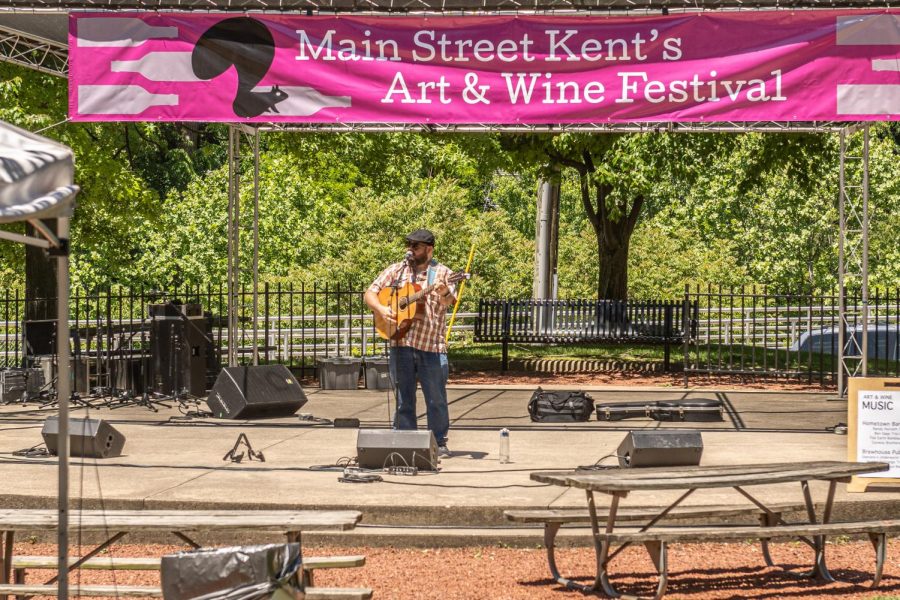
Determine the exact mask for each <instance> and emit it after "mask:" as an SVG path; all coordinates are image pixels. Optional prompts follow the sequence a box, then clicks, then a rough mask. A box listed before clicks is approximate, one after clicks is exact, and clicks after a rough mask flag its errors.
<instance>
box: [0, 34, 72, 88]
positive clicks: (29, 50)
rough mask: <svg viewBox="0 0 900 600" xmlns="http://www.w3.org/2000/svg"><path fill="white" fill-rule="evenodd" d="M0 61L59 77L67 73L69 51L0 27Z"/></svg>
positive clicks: (63, 46) (51, 43)
mask: <svg viewBox="0 0 900 600" xmlns="http://www.w3.org/2000/svg"><path fill="white" fill-rule="evenodd" d="M0 61H4V62H9V63H13V64H16V65H20V66H23V67H27V68H29V69H34V70H35V71H41V72H42V73H47V74H49V75H57V76H59V77H65V76H66V75H67V74H68V72H69V50H68V48H67V47H66V46H65V45H64V44H59V43H57V42H54V41H51V40H47V39H44V38H40V37H37V36H33V35H26V34H24V33H22V32H21V31H18V30H15V29H9V28H7V27H3V26H0Z"/></svg>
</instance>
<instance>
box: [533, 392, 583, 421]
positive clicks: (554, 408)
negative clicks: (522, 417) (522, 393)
mask: <svg viewBox="0 0 900 600" xmlns="http://www.w3.org/2000/svg"><path fill="white" fill-rule="evenodd" d="M528 414H529V415H531V420H532V421H537V422H540V423H572V422H575V421H587V420H588V419H590V418H591V415H592V414H594V399H593V398H591V397H590V395H588V394H585V393H584V392H569V391H557V392H552V391H549V390H548V391H544V390H542V389H541V388H538V389H536V390H535V391H534V393H533V394H532V395H531V400H529V402H528Z"/></svg>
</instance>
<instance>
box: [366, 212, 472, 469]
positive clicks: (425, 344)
mask: <svg viewBox="0 0 900 600" xmlns="http://www.w3.org/2000/svg"><path fill="white" fill-rule="evenodd" d="M406 249H407V253H406V259H405V260H403V261H401V262H398V263H394V264H392V265H391V266H389V267H388V268H386V269H385V270H384V271H382V272H381V274H380V275H379V276H378V277H377V278H376V279H375V281H374V282H372V285H371V286H369V289H368V290H367V291H366V294H365V301H366V304H367V305H368V306H369V308H370V309H372V312H373V313H375V315H376V320H382V321H384V322H386V323H387V324H388V325H389V326H391V329H392V331H396V330H397V329H398V328H399V330H400V332H401V333H399V334H393V335H391V336H390V337H391V348H390V365H389V368H390V375H391V379H392V381H393V385H394V389H395V390H396V394H397V411H396V413H395V414H394V424H393V426H394V428H395V429H416V381H417V380H418V382H419V383H421V384H422V394H423V395H424V396H425V405H426V408H427V415H428V429H430V430H431V431H432V433H434V438H435V440H436V441H437V443H438V453H439V454H440V456H450V451H449V450H448V448H447V434H448V432H449V430H450V414H449V409H448V407H447V344H446V342H445V340H444V333H445V324H444V320H445V317H446V315H447V308H448V307H449V306H452V305H453V304H454V303H455V302H456V293H455V287H454V286H453V285H452V284H450V283H449V278H450V277H451V271H450V269H448V268H447V267H445V266H444V265H442V264H440V263H438V262H437V261H436V260H434V259H433V258H432V255H433V254H434V235H433V234H432V233H431V232H430V231H428V230H427V229H417V230H415V231H413V232H412V233H410V234H409V235H408V236H406ZM407 284H414V285H415V287H417V288H418V287H421V288H422V289H426V290H427V289H428V288H429V287H430V288H431V289H430V291H429V292H428V293H426V294H425V295H424V296H423V297H422V298H421V299H420V300H419V303H418V304H419V310H417V311H416V312H415V318H413V319H411V320H410V321H408V322H405V323H401V324H398V322H397V316H398V315H397V314H395V312H394V310H395V308H396V301H395V302H394V303H393V304H391V303H388V304H383V303H382V300H381V299H379V293H381V292H382V290H385V289H386V288H393V289H395V290H397V289H411V288H408V287H407ZM381 295H382V297H384V296H385V295H387V294H381ZM398 325H399V327H398ZM405 327H408V330H406V329H405ZM404 331H405V335H404V334H403V332H404Z"/></svg>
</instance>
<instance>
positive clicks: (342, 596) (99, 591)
mask: <svg viewBox="0 0 900 600" xmlns="http://www.w3.org/2000/svg"><path fill="white" fill-rule="evenodd" d="M78 560H79V559H78V558H70V559H69V563H70V564H75V563H76V562H78ZM160 562H161V559H160V558H158V557H146V558H128V557H111V556H103V557H95V558H91V559H88V560H86V561H84V562H83V563H81V565H79V568H80V569H94V570H97V569H104V570H108V569H116V570H122V571H158V570H159V568H160ZM365 564H366V557H365V556H361V555H353V556H321V557H309V558H304V559H303V583H304V585H305V586H306V597H307V598H311V599H314V598H321V599H323V600H327V599H331V600H352V599H355V598H371V596H372V590H370V589H367V588H316V587H312V586H313V572H314V571H316V570H318V569H346V568H353V567H361V566H363V565H365ZM56 567H57V559H56V557H55V556H15V557H13V560H12V568H13V573H14V581H15V584H12V585H13V586H14V587H16V588H17V589H18V591H17V592H11V591H8V590H7V588H9V587H10V586H7V585H2V584H0V595H2V594H4V593H16V594H18V595H19V596H20V597H24V596H26V595H29V594H31V595H36V594H38V593H40V594H41V595H44V594H45V592H44V588H54V589H55V587H56V586H55V585H44V586H41V585H31V584H25V573H26V571H27V569H56ZM37 588H40V590H41V591H39V592H38V591H33V590H34V589H37ZM73 589H74V588H72V587H71V586H70V591H71V590H73ZM80 589H81V594H80V595H82V596H105V595H109V596H132V597H151V598H156V597H161V596H162V590H161V589H160V588H158V587H152V586H115V589H113V586H108V585H107V586H103V585H85V586H81V588H80ZM72 594H73V595H75V592H74V591H72ZM46 595H51V596H52V595H55V593H49V592H48V593H47V594H46Z"/></svg>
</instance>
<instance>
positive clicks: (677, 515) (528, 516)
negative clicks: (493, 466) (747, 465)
mask: <svg viewBox="0 0 900 600" xmlns="http://www.w3.org/2000/svg"><path fill="white" fill-rule="evenodd" d="M805 509H806V505H804V504H787V503H784V504H772V505H770V506H769V510H770V511H771V512H772V513H773V514H775V515H778V516H779V517H780V516H781V515H782V514H785V513H794V512H798V511H802V510H805ZM658 513H659V510H658V509H653V508H634V509H628V510H619V511H618V512H617V513H616V515H615V518H616V520H617V521H619V522H635V521H646V520H648V519H652V518H653V517H654V516H656V515H657V514H658ZM503 514H504V516H505V517H506V519H507V520H509V521H513V522H515V523H540V524H543V525H544V548H545V550H546V552H547V563H548V565H549V567H550V573H551V575H552V576H553V579H554V580H555V581H557V582H558V583H561V584H562V585H566V586H568V584H569V582H570V580H569V579H567V578H565V577H563V576H562V575H561V574H560V572H559V569H558V568H557V565H556V536H557V534H558V533H559V530H560V528H561V527H562V526H563V525H566V524H585V525H590V523H591V513H590V511H589V510H588V509H586V508H583V509H552V508H551V509H523V510H506V511H503ZM766 514H767V513H766V512H765V511H763V510H761V509H760V508H759V507H756V506H724V505H719V506H678V507H675V508H674V509H672V510H670V511H669V512H668V513H667V515H666V516H667V517H669V518H671V519H691V520H698V519H728V518H734V517H742V516H758V517H759V518H765V516H766ZM596 515H597V518H598V519H602V520H604V521H606V520H608V518H609V511H608V510H606V509H604V508H599V507H598V508H597V509H596ZM765 543H766V542H765V541H763V544H765ZM764 552H767V550H764Z"/></svg>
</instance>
